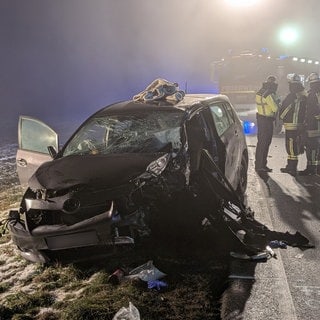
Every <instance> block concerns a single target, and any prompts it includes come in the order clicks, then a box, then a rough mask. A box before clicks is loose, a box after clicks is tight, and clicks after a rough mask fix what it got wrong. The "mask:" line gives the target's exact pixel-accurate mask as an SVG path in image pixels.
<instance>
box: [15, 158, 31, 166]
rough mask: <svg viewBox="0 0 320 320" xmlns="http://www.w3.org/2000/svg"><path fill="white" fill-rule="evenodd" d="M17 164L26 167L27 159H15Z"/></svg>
mask: <svg viewBox="0 0 320 320" xmlns="http://www.w3.org/2000/svg"><path fill="white" fill-rule="evenodd" d="M17 164H18V165H19V166H20V167H26V166H27V164H28V163H27V161H26V160H25V159H18V160H17Z"/></svg>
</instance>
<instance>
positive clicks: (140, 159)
mask: <svg viewBox="0 0 320 320" xmlns="http://www.w3.org/2000/svg"><path fill="white" fill-rule="evenodd" d="M163 154H164V153H155V154H132V153H130V154H110V155H81V156H80V155H72V156H67V157H63V158H59V159H56V160H53V161H49V162H46V163H44V164H42V165H41V166H40V167H39V168H38V170H37V171H36V172H35V173H34V175H33V176H32V177H31V178H30V180H29V187H30V188H31V189H51V190H61V189H65V188H69V187H72V186H75V185H79V184H87V185H94V186H96V187H99V186H103V187H107V188H112V187H114V186H119V185H121V184H123V183H126V182H128V181H129V180H131V179H133V178H135V177H137V176H138V175H140V174H141V173H143V172H144V171H145V170H146V168H147V166H148V165H149V163H150V162H152V161H154V160H156V159H158V158H159V157H161V156H162V155H163Z"/></svg>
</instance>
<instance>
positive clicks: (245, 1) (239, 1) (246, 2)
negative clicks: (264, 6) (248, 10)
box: [226, 0, 258, 7]
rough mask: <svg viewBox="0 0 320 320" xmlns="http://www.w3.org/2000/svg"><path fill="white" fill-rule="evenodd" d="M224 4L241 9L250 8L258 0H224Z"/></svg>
mask: <svg viewBox="0 0 320 320" xmlns="http://www.w3.org/2000/svg"><path fill="white" fill-rule="evenodd" d="M226 2H227V3H228V4H230V5H232V6H236V7H243V6H252V5H254V4H256V3H257V2H258V0H226Z"/></svg>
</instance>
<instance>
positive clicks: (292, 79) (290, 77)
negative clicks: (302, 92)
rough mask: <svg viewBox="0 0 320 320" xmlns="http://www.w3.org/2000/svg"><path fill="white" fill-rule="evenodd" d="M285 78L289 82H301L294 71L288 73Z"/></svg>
mask: <svg viewBox="0 0 320 320" xmlns="http://www.w3.org/2000/svg"><path fill="white" fill-rule="evenodd" d="M287 80H288V82H289V83H301V78H300V76H299V75H298V74H296V73H289V74H288V75H287Z"/></svg>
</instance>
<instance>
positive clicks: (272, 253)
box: [266, 246, 277, 259]
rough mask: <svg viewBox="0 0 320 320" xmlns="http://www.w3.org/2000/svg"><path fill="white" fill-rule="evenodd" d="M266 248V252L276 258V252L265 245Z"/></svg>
mask: <svg viewBox="0 0 320 320" xmlns="http://www.w3.org/2000/svg"><path fill="white" fill-rule="evenodd" d="M266 250H267V252H268V253H269V254H270V256H271V257H272V258H275V259H277V255H276V253H275V252H274V251H273V250H272V249H271V247H270V246H266Z"/></svg>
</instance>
